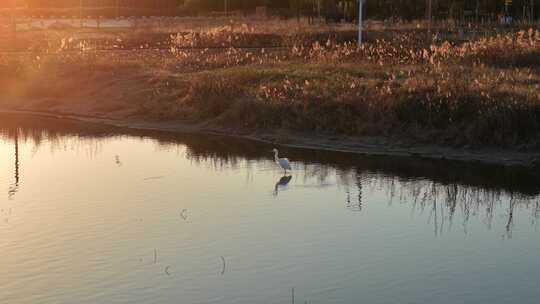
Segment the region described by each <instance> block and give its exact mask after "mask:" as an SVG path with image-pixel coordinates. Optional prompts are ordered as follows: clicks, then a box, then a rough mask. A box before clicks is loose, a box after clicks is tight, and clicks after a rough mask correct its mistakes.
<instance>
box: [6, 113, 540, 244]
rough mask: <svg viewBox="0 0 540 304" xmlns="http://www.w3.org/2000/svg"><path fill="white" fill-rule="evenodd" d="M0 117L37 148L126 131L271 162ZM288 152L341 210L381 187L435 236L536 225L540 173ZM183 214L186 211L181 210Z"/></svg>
mask: <svg viewBox="0 0 540 304" xmlns="http://www.w3.org/2000/svg"><path fill="white" fill-rule="evenodd" d="M0 118H1V119H2V125H1V126H0V136H1V137H7V138H11V139H14V138H17V139H18V140H22V141H27V140H32V141H34V142H35V143H36V145H39V144H40V143H41V142H43V141H47V142H48V143H49V144H50V145H51V146H52V147H53V149H54V147H55V146H56V147H58V148H62V147H64V146H65V145H66V143H67V142H70V144H73V145H79V146H84V145H86V144H88V143H90V145H91V147H92V148H91V149H90V150H91V151H93V153H99V150H96V149H95V146H96V145H97V146H99V145H100V144H101V143H100V142H101V141H102V140H110V139H115V138H121V137H122V136H126V135H130V136H135V137H140V138H152V139H153V140H154V142H155V143H156V144H157V146H158V147H159V148H160V149H163V150H170V149H176V150H181V151H184V152H185V153H184V154H183V155H184V157H186V158H187V159H188V160H190V161H192V162H193V163H195V164H197V165H199V166H205V167H208V168H212V169H214V170H216V171H223V170H229V169H239V168H242V169H243V170H246V171H249V170H253V169H254V168H256V166H257V164H260V163H261V162H263V163H264V162H267V165H268V166H270V165H272V160H271V154H270V153H268V151H269V150H270V148H269V147H268V146H267V145H264V144H254V143H251V142H246V141H244V140H239V139H230V138H220V137H213V136H192V135H180V134H172V133H162V132H155V131H136V130H126V129H118V128H113V127H106V126H101V125H93V124H86V123H85V124H82V123H77V122H74V121H64V120H56V119H47V118H43V119H37V118H35V117H26V118H25V116H15V117H14V116H9V115H8V116H2V117H0ZM286 152H287V155H288V156H289V157H290V158H291V159H294V160H295V164H296V165H297V166H296V168H297V170H296V173H295V174H296V176H297V177H298V178H299V179H300V180H303V181H304V183H308V182H309V183H312V182H313V181H315V185H319V186H324V185H328V184H333V183H334V181H335V183H337V185H338V186H339V187H342V188H344V190H345V191H347V192H348V193H349V203H348V206H347V207H348V208H350V209H351V210H363V209H365V208H366V206H369V202H366V201H364V200H365V199H366V197H369V194H370V193H373V192H375V191H381V190H384V191H386V196H387V198H388V201H389V202H396V201H397V202H399V203H407V204H410V206H411V210H412V212H418V213H420V214H421V213H424V212H429V213H430V214H429V218H430V221H431V222H433V223H434V226H435V231H436V233H437V234H440V233H442V232H444V230H445V229H450V228H451V227H452V224H453V223H454V221H455V219H456V218H459V219H460V220H462V221H463V222H462V226H463V229H464V230H465V231H466V230H467V223H468V222H469V221H470V220H471V219H473V218H477V219H479V220H480V221H482V222H483V223H484V224H485V225H486V226H487V227H488V228H490V229H491V228H492V224H493V219H494V215H495V214H499V213H503V212H505V214H506V219H507V222H506V225H505V229H506V230H507V232H508V236H510V235H511V234H510V233H511V231H512V227H513V223H514V222H515V215H516V212H515V210H516V209H526V210H530V211H531V224H536V223H537V222H538V221H537V219H538V216H539V214H540V199H539V193H540V186H539V185H540V177H539V176H538V175H537V174H536V173H535V172H533V171H530V170H525V169H519V168H514V169H512V168H503V167H490V166H482V165H473V164H466V163H456V162H443V161H432V160H415V159H411V158H406V159H403V158H387V157H365V156H357V155H352V154H344V153H331V152H321V151H309V153H306V152H305V151H303V150H297V149H290V150H287V151H286ZM321 162H324V163H325V165H322V164H320V163H321ZM263 165H264V166H266V165H265V164H263ZM441 167H444V170H441ZM353 197H356V198H355V199H353ZM506 204H509V205H508V207H505V206H506ZM504 208H507V209H504ZM182 215H187V214H185V213H184V212H183V211H182V213H181V216H182Z"/></svg>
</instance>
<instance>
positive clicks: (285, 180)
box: [274, 175, 292, 196]
mask: <svg viewBox="0 0 540 304" xmlns="http://www.w3.org/2000/svg"><path fill="white" fill-rule="evenodd" d="M291 179H292V175H288V176H287V175H284V176H282V177H281V178H280V179H279V180H278V181H277V183H276V185H275V187H274V196H278V193H279V191H280V190H281V191H283V190H286V189H287V187H288V185H289V183H290V182H291Z"/></svg>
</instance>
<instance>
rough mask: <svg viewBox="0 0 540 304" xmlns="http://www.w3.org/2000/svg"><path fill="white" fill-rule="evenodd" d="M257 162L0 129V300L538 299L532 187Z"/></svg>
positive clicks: (79, 131) (294, 157)
mask: <svg viewBox="0 0 540 304" xmlns="http://www.w3.org/2000/svg"><path fill="white" fill-rule="evenodd" d="M272 148H273V146H270V145H266V144H258V143H254V142H249V141H244V140H238V139H231V138H220V137H213V136H203V135H181V134H169V133H161V132H153V131H143V132H141V131H134V130H126V129H118V128H112V127H106V126H101V125H92V124H82V123H77V122H73V121H65V120H64V121H61V120H54V119H46V118H39V119H38V118H35V117H28V116H20V115H19V116H13V115H9V116H6V115H0V191H1V192H0V252H1V253H0V256H1V257H2V259H1V262H0V266H1V267H2V269H3V273H4V274H5V275H2V276H0V286H2V289H1V290H0V302H1V303H291V301H292V293H293V292H292V289H293V288H294V297H295V302H296V303H305V301H308V302H309V301H310V302H311V303H358V302H360V301H361V302H365V303H433V302H436V303H456V302H457V303H468V302H471V303H472V302H474V303H508V302H513V301H517V300H519V301H520V303H536V302H537V301H536V299H537V297H538V296H539V295H540V292H539V291H538V290H537V288H536V284H535V280H534V278H536V277H538V276H539V275H540V265H539V264H538V263H537V262H536V259H537V258H536V257H537V253H538V252H539V251H538V249H540V242H538V241H539V239H540V237H539V236H540V235H539V233H538V213H539V210H540V203H539V199H538V193H539V191H540V183H539V181H540V177H539V176H538V174H537V173H536V172H531V171H527V170H520V169H509V168H502V167H489V166H482V165H474V164H464V163H455V162H442V161H433V160H419V159H410V158H388V157H366V156H359V155H351V154H345V153H331V152H320V151H312V150H303V149H290V148H283V147H282V148H280V155H283V156H284V157H288V158H290V159H291V161H292V166H293V171H292V172H290V173H288V174H287V175H283V170H281V169H280V168H279V167H278V166H277V165H276V164H274V162H273V153H272V152H270V150H271V149H272ZM1 189H3V190H1ZM2 192H3V194H2Z"/></svg>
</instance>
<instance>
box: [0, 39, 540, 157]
mask: <svg viewBox="0 0 540 304" xmlns="http://www.w3.org/2000/svg"><path fill="white" fill-rule="evenodd" d="M252 34H253V32H250V30H249V29H247V30H245V31H241V30H237V31H236V32H232V31H219V30H218V31H213V32H212V31H209V32H205V33H198V34H194V33H183V34H179V35H169V38H168V42H167V44H166V45H162V44H160V46H161V47H156V46H153V47H147V46H144V45H141V47H140V48H139V49H137V50H135V49H133V48H130V49H125V48H124V49H123V50H121V51H119V50H114V49H107V50H103V49H101V50H98V49H97V48H96V47H93V45H90V44H88V42H85V41H83V40H77V39H73V38H70V37H68V36H66V37H62V38H60V39H57V41H55V42H54V43H49V44H48V45H47V48H46V49H45V50H44V49H43V47H40V49H39V51H37V50H36V49H32V48H29V49H30V50H31V51H29V52H24V53H0V86H1V88H2V91H3V96H2V98H1V99H0V106H1V107H3V108H18V109H31V110H44V111H56V112H65V113H73V114H91V115H99V116H109V117H117V118H136V119H148V120H186V121H192V122H196V123H200V122H205V123H208V124H212V125H220V126H226V127H234V128H242V129H246V130H255V129H258V130H270V129H273V130H274V129H285V130H295V131H307V132H319V133H324V134H339V135H351V136H385V137H391V138H395V139H396V140H400V141H405V142H411V143H414V142H424V143H437V144H444V145H450V146H470V145H493V146H499V147H505V148H511V149H518V148H519V149H526V150H536V149H537V148H539V147H540V146H539V145H540V68H539V67H540V32H538V31H536V30H534V29H530V30H522V31H519V32H516V33H504V34H499V35H493V36H485V37H481V38H477V39H474V40H471V41H469V42H465V43H462V42H458V41H452V42H448V41H442V40H434V42H433V43H430V44H427V43H426V42H425V35H419V34H418V32H414V31H403V32H401V33H394V34H395V35H393V36H389V37H382V38H380V39H379V38H372V39H369V41H368V43H366V44H365V45H364V46H363V47H362V48H358V47H357V46H356V44H355V43H353V42H348V39H345V38H344V37H346V36H347V34H346V32H332V33H316V34H313V33H310V34H309V35H307V34H306V36H305V37H304V36H302V35H296V36H294V37H295V38H294V39H289V40H287V41H288V43H287V44H286V45H285V44H283V43H282V41H284V40H286V39H282V40H281V41H280V42H279V43H282V44H283V47H278V48H265V47H261V46H257V47H254V48H239V47H235V46H234V44H233V42H235V41H242V40H244V41H245V42H244V44H246V45H248V46H249V44H250V43H251V42H252V40H250V39H251V38H248V37H252V36H250V35H252ZM258 37H259V38H260V36H258ZM289 37H291V36H289ZM313 37H317V39H313ZM261 39H262V38H261ZM205 41H207V42H212V43H214V44H218V45H216V46H214V47H204V45H205V43H204V42H205ZM263 42H264V41H263ZM107 43H108V44H109V45H111V46H112V45H114V44H117V45H118V48H122V47H121V45H122V43H123V39H121V38H118V37H116V38H114V39H109V40H107ZM219 44H221V46H220V45H219Z"/></svg>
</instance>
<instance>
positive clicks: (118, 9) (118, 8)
mask: <svg viewBox="0 0 540 304" xmlns="http://www.w3.org/2000/svg"><path fill="white" fill-rule="evenodd" d="M118 18H120V0H116V19H118Z"/></svg>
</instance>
